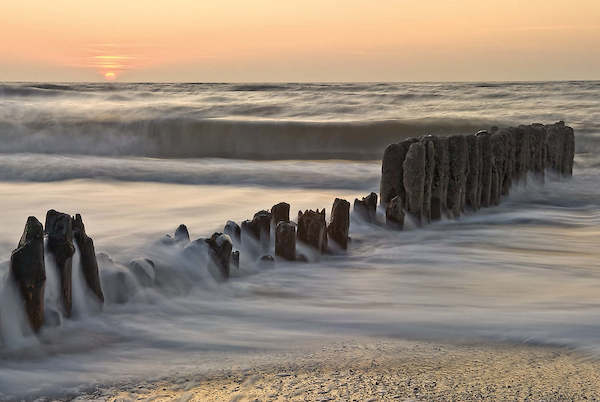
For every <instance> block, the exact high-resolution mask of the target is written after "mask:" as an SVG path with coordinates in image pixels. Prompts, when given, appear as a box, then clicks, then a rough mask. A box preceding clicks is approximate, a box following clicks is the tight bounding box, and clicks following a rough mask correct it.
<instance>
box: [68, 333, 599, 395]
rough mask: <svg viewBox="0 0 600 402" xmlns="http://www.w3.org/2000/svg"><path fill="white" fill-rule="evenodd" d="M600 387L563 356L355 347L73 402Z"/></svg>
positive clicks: (575, 359) (391, 343) (565, 391)
mask: <svg viewBox="0 0 600 402" xmlns="http://www.w3.org/2000/svg"><path fill="white" fill-rule="evenodd" d="M260 361H263V362H262V363H261V362H260ZM599 380H600V362H599V361H598V360H597V359H595V358H590V357H589V356H586V355H585V354H582V353H580V352H577V351H572V350H568V349H565V348H558V347H550V346H534V345H514V344H503V343H500V344H490V343H486V344H483V343H476V344H474V343H469V344H440V343H432V342H416V341H403V340H393V339H386V340H380V339H378V340H364V339H362V340H360V341H359V340H350V341H346V342H343V343H341V342H340V343H334V344H329V345H327V346H322V347H320V348H319V349H314V348H313V349H312V350H309V349H305V350H297V351H295V352H286V353H285V354H281V355H277V356H263V358H259V359H257V360H255V363H254V365H251V366H250V367H239V368H238V367H232V368H231V369H230V370H220V371H216V372H210V373H205V374H199V375H184V376H178V377H174V378H166V379H164V380H163V381H158V382H153V383H130V384H126V385H121V386H116V387H114V388H109V389H98V391H97V392H95V393H92V394H88V395H85V396H80V397H79V398H77V400H104V401H123V402H124V401H134V400H148V401H171V400H178V401H289V400H291V401H338V400H341V401H387V400H530V401H539V400H545V401H562V400H596V399H597V398H598V396H599V395H600V385H599V384H600V382H599Z"/></svg>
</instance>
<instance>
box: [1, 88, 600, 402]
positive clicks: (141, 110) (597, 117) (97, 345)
mask: <svg viewBox="0 0 600 402" xmlns="http://www.w3.org/2000/svg"><path fill="white" fill-rule="evenodd" d="M560 120H563V121H565V123H566V124H567V125H569V126H571V127H573V128H574V130H575V142H576V154H575V167H574V172H573V177H572V178H561V177H553V176H552V175H548V176H547V178H546V182H545V183H539V182H537V181H535V180H528V181H527V183H521V184H519V185H517V186H514V187H513V188H512V191H511V193H510V195H508V196H507V197H505V198H504V199H503V200H502V203H501V204H500V205H499V206H495V207H492V208H487V209H485V210H480V211H477V212H470V211H467V212H466V213H465V214H464V215H463V216H461V217H460V218H458V219H455V220H449V219H444V220H442V221H439V222H435V223H432V224H430V225H427V226H424V227H421V228H417V227H416V226H415V225H414V224H412V223H411V222H408V223H407V225H406V228H405V230H404V231H394V230H389V229H386V228H385V227H382V226H381V225H375V224H369V223H365V222H361V221H359V220H356V219H353V220H352V222H351V226H350V236H351V243H350V246H349V249H348V251H347V252H345V253H344V252H339V253H334V254H331V255H324V256H317V255H309V260H310V261H309V262H308V263H298V262H284V261H276V263H275V264H274V265H270V264H261V263H258V262H257V261H256V260H255V259H254V258H252V257H251V256H250V255H249V254H248V253H244V250H242V256H241V263H240V267H239V269H236V268H233V269H232V277H231V278H230V280H228V281H222V280H220V279H219V278H218V277H217V276H215V275H214V273H213V272H212V271H211V270H210V269H209V267H208V266H207V265H206V262H205V261H196V260H193V259H190V258H187V257H186V256H185V255H184V254H183V253H182V250H181V249H180V248H177V247H167V246H164V245H163V244H162V243H161V242H160V239H161V238H162V237H163V236H164V235H165V234H167V233H171V234H172V233H173V231H174V230H175V229H176V228H177V226H178V225H180V224H185V225H187V227H188V229H189V231H190V235H191V237H192V240H194V239H197V238H204V237H210V236H211V234H212V233H214V232H220V231H222V230H223V226H224V224H225V222H226V221H228V220H233V221H236V222H238V223H240V222H241V221H243V220H245V219H250V218H252V216H253V214H254V213H255V212H257V211H259V210H263V209H269V208H270V207H271V206H272V205H274V204H276V203H279V202H282V201H285V202H288V203H290V204H291V216H292V218H293V219H294V218H295V217H296V216H297V213H298V211H299V210H305V209H317V208H319V209H321V208H325V209H326V213H327V215H328V217H329V212H330V209H331V205H332V203H333V200H334V199H335V198H336V197H339V198H345V199H347V200H349V201H350V202H351V203H352V201H353V200H354V198H357V197H363V196H365V195H367V194H368V193H370V192H372V191H373V192H378V191H379V181H380V173H381V157H382V154H383V150H384V149H385V147H386V146H387V145H388V144H390V143H393V142H398V141H400V140H402V139H405V138H407V137H410V136H420V135H424V134H434V135H451V134H472V133H476V132H477V131H479V130H482V129H489V128H490V127H492V126H498V127H506V126H513V125H519V124H530V123H534V122H538V123H545V124H550V123H554V122H556V121H560ZM49 209H56V210H58V211H61V212H66V213H69V214H71V215H74V214H75V213H80V214H81V215H82V216H83V220H84V222H85V225H86V230H87V232H88V234H89V235H90V236H91V237H92V238H93V239H94V243H95V247H96V252H97V255H98V261H99V267H100V275H101V281H102V285H103V288H104V293H105V297H106V302H105V304H104V306H103V308H102V311H101V312H99V311H97V308H95V307H96V306H92V305H91V303H92V302H91V301H90V300H89V295H88V294H86V293H85V292H84V291H82V289H83V285H82V283H83V282H82V274H81V272H80V271H81V269H80V265H79V258H78V254H76V255H75V258H74V263H73V286H74V296H73V297H74V313H73V317H72V318H69V319H67V318H64V317H59V318H60V320H58V321H56V320H55V321H56V322H53V324H52V325H47V326H46V327H44V328H43V329H42V331H41V333H40V334H38V335H34V334H32V333H31V331H30V330H29V329H28V328H27V324H26V323H27V321H26V318H25V315H24V313H23V307H22V303H21V302H20V299H19V296H18V291H17V290H16V289H15V286H14V284H13V283H12V281H10V280H8V275H7V273H8V267H9V260H10V254H11V251H12V250H13V249H15V248H16V246H17V243H18V241H19V239H20V237H21V234H22V232H23V227H24V224H25V221H26V220H27V217H28V216H30V215H33V216H36V217H37V218H38V219H39V220H40V221H41V222H43V221H44V217H45V214H46V211H47V210H49ZM379 214H380V216H379V218H380V219H383V218H382V216H381V214H382V211H379ZM146 258H148V259H151V260H152V261H153V262H154V263H155V265H156V266H157V267H160V280H157V281H156V283H155V284H154V285H152V286H145V285H144V284H142V283H140V282H139V281H138V280H137V279H136V277H135V276H134V275H133V274H132V270H131V269H130V262H131V261H133V260H136V261H141V260H143V259H146ZM157 269H158V268H157ZM46 271H47V277H48V279H47V289H46V296H45V298H46V305H47V307H48V308H56V307H57V304H58V303H59V301H58V274H57V272H56V267H55V265H54V263H53V261H52V258H51V257H50V256H48V255H46ZM152 275H154V273H152ZM123 278H125V279H126V280H123ZM599 289H600V81H572V82H473V83H262V84H255V83H250V84H230V83H31V82H28V83H0V400H1V399H5V400H12V399H18V398H26V399H29V398H35V397H38V396H50V397H64V396H68V395H75V394H78V393H80V392H86V390H90V389H94V387H99V386H106V385H108V384H118V383H120V382H122V381H140V380H141V379H146V380H147V379H148V378H161V376H169V375H176V374H177V373H183V372H186V371H194V370H196V371H208V370H215V369H220V368H223V367H231V366H232V365H234V364H235V363H236V362H238V361H242V360H244V358H245V356H246V357H247V356H250V355H253V356H254V355H260V354H265V353H271V352H285V351H286V350H290V348H294V347H297V345H302V344H311V345H319V344H325V343H327V342H331V341H333V340H336V339H340V337H342V336H344V337H356V338H362V337H365V338H384V337H385V338H389V337H391V338H399V339H416V340H427V341H435V342H454V341H477V342H509V343H516V344H522V343H528V344H541V345H555V346H560V347H567V348H574V349H578V350H580V351H582V352H583V353H587V354H589V355H590V356H593V357H597V356H600V292H599Z"/></svg>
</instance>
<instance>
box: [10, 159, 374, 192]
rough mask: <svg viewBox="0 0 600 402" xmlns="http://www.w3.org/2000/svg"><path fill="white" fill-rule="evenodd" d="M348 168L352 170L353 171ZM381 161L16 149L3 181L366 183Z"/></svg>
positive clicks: (332, 186)
mask: <svg viewBox="0 0 600 402" xmlns="http://www.w3.org/2000/svg"><path fill="white" fill-rule="evenodd" d="M348 171H352V174H351V175H349V174H348ZM379 175H380V165H379V163H377V162H374V163H370V162H348V161H273V162H259V161H247V160H238V161H231V160H227V159H210V158H208V159H185V160H181V159H152V158H129V157H127V158H125V157H117V158H115V157H99V156H76V155H69V156H64V155H60V156H59V155H44V154H14V155H7V156H5V157H2V158H0V181H9V182H11V181H12V182H14V181H26V182H54V181H64V180H77V179H94V180H116V181H131V182H156V183H174V184H193V185H224V186H226V185H236V186H263V187H294V188H328V189H363V188H370V187H373V184H376V185H377V184H378V183H379Z"/></svg>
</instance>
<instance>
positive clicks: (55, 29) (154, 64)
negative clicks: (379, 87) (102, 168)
mask: <svg viewBox="0 0 600 402" xmlns="http://www.w3.org/2000/svg"><path fill="white" fill-rule="evenodd" d="M0 38H2V39H0V81H102V80H118V81H204V82H206V81H238V82H239V81H449V80H450V81H472V80H564V79H600V0H570V1H562V0H545V1H541V0H519V1H517V0H502V1H496V0H420V1H414V0H379V1H378V0H371V1H357V0H344V1H333V0H319V1H315V0H303V1H285V0H279V1H271V0H253V1H244V0H216V1H206V0H168V1H165V0H151V1H136V0H129V1H123V0H119V1H117V0H103V1H85V0H79V1H71V0H55V1H46V0H20V1H12V0H3V1H2V6H1V7H0Z"/></svg>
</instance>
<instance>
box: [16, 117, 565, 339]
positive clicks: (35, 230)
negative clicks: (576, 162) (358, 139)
mask: <svg viewBox="0 0 600 402" xmlns="http://www.w3.org/2000/svg"><path fill="white" fill-rule="evenodd" d="M574 153H575V137H574V132H573V129H572V128H571V127H569V126H566V125H565V124H564V122H558V123H555V124H551V125H543V124H531V125H527V126H518V127H510V128H504V129H498V128H492V129H490V130H488V131H480V132H478V133H476V134H473V135H454V136H450V137H441V136H440V137H437V136H429V135H428V136H423V137H419V138H409V139H407V140H404V141H402V142H399V143H396V144H391V145H389V146H388V147H387V148H386V150H385V152H384V155H383V160H382V174H381V183H380V197H379V201H380V207H381V209H383V210H385V222H382V221H380V219H379V217H378V215H377V208H378V196H377V194H375V193H371V194H369V195H368V196H366V197H364V198H361V199H356V200H354V205H353V209H352V211H351V210H350V203H349V202H348V201H346V200H343V199H339V198H336V199H335V201H334V203H333V206H332V209H331V213H330V218H329V221H328V220H327V217H326V212H325V209H322V210H319V209H317V210H314V211H313V210H306V211H299V212H298V215H297V220H296V221H295V222H294V221H292V220H291V219H290V205H289V204H288V203H285V202H281V203H279V204H276V205H274V206H273V207H272V208H271V209H270V210H268V211H267V210H263V211H259V212H257V213H256V214H255V215H254V216H253V218H252V219H249V220H246V221H243V222H242V223H241V225H238V224H237V223H236V222H233V221H228V222H227V223H226V224H225V226H224V228H223V232H222V233H221V232H217V233H214V234H213V235H212V236H211V237H210V238H207V239H203V238H202V239H197V240H194V241H190V237H189V232H188V230H187V227H186V226H185V225H180V226H179V227H178V228H177V229H176V230H175V232H174V235H173V236H171V235H166V236H165V237H163V238H162V239H161V240H160V244H161V245H162V246H164V247H178V248H180V249H181V253H182V255H184V256H185V257H186V258H189V259H192V260H193V261H198V262H199V263H200V262H204V261H209V262H211V263H212V264H213V265H214V266H215V267H216V268H217V270H216V272H217V275H218V277H219V279H220V280H227V279H228V278H229V277H230V274H231V269H232V267H234V268H239V265H240V252H243V253H246V256H245V258H246V260H247V261H255V262H256V263H259V264H272V263H274V262H275V261H276V260H277V259H280V260H285V261H302V262H308V261H309V260H310V259H309V257H308V256H306V255H304V254H302V253H300V252H298V251H297V250H298V248H297V246H298V245H301V248H304V249H307V250H311V251H312V254H311V256H312V258H314V256H313V255H319V254H326V253H331V252H343V251H344V250H347V248H348V247H349V246H350V237H349V232H350V230H349V229H350V220H351V213H352V216H353V218H354V219H359V220H362V221H365V222H369V223H372V224H377V225H380V224H381V225H383V224H385V226H386V227H388V228H390V229H394V230H402V229H403V228H404V223H405V217H406V216H407V215H408V216H410V217H411V219H412V221H413V222H415V223H416V224H417V225H424V224H427V223H430V222H432V221H437V220H440V219H442V218H443V217H448V218H450V219H455V218H458V217H459V216H460V215H461V214H463V213H464V212H465V211H467V210H471V211H477V210H479V209H480V208H484V207H490V206H494V205H498V204H499V203H500V201H501V200H502V198H503V197H505V196H507V195H508V194H509V193H510V190H511V188H512V186H513V185H514V184H516V183H525V182H526V181H527V180H528V177H531V178H532V179H533V180H537V181H540V182H543V181H544V180H546V173H549V175H550V174H551V175H558V176H567V177H568V176H571V175H572V174H573V158H574ZM44 237H46V239H47V241H46V242H45V241H44ZM75 246H77V249H78V250H79V257H80V258H79V260H80V264H81V267H80V269H81V270H82V273H83V278H84V283H85V286H87V288H88V291H89V292H88V293H89V294H90V295H92V297H94V298H95V299H96V301H97V302H98V303H99V304H100V305H102V303H104V293H103V290H102V284H101V276H100V273H99V269H98V262H97V259H96V253H95V250H94V243H93V240H92V239H91V238H90V237H89V236H88V235H87V234H86V231H85V227H84V225H83V221H82V218H81V216H80V215H79V214H77V215H76V216H75V217H71V216H70V215H67V214H65V213H61V212H57V211H54V210H50V211H48V213H47V215H46V220H45V227H44V228H43V227H42V224H41V223H40V222H39V221H38V220H37V219H36V218H35V217H29V218H28V219H27V223H26V225H25V230H24V232H23V235H22V237H21V239H20V240H19V243H18V246H17V248H16V249H15V250H14V251H13V253H12V255H11V260H10V275H9V278H10V280H12V281H14V283H15V285H16V286H17V288H18V289H19V291H20V295H21V299H22V302H23V305H24V310H25V312H26V314H27V316H28V320H29V323H30V326H31V328H32V329H33V330H34V331H35V332H38V331H39V330H40V329H41V328H42V326H43V325H44V321H45V317H46V316H47V315H48V312H47V311H46V308H45V305H44V293H45V285H46V268H45V261H44V255H45V252H44V251H45V250H46V251H48V255H49V256H50V258H54V259H55V263H56V264H55V265H56V269H57V271H58V277H59V278H60V280H59V284H60V297H61V300H60V303H61V308H62V314H63V316H64V317H70V316H71V311H72V286H73V283H72V282H73V281H72V269H73V267H72V261H73V255H74V253H75V251H76V248H75ZM270 253H273V254H274V256H272V255H271V254H270ZM128 267H129V269H130V271H131V273H132V275H133V276H134V277H136V279H137V281H138V282H139V284H140V287H152V286H157V283H156V282H155V281H156V275H155V273H154V272H153V270H154V269H156V265H155V263H154V262H153V261H151V260H150V259H143V260H142V261H137V260H135V261H132V262H130V264H129V266H128ZM124 300H126V298H125V299H124Z"/></svg>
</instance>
